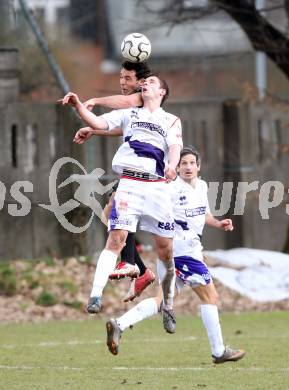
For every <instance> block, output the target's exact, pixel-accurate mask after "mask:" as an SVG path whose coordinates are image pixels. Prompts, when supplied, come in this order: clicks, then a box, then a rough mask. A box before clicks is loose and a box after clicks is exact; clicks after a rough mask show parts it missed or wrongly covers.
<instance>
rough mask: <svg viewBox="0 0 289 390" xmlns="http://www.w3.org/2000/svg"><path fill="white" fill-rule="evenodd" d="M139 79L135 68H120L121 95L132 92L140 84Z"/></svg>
mask: <svg viewBox="0 0 289 390" xmlns="http://www.w3.org/2000/svg"><path fill="white" fill-rule="evenodd" d="M141 82H142V81H140V80H138V79H137V78H136V75H135V70H126V69H124V68H122V70H121V71H120V78H119V83H120V89H121V93H122V94H123V95H130V94H131V93H134V92H135V91H136V90H137V89H138V88H139V86H140V85H141Z"/></svg>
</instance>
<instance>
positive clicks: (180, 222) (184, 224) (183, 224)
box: [175, 219, 190, 230]
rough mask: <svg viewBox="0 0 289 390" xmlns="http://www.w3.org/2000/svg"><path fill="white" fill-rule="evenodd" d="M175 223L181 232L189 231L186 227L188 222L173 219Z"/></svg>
mask: <svg viewBox="0 0 289 390" xmlns="http://www.w3.org/2000/svg"><path fill="white" fill-rule="evenodd" d="M175 223H176V224H177V225H179V226H180V227H181V228H182V229H183V230H190V229H189V227H188V222H186V221H181V220H180V219H175Z"/></svg>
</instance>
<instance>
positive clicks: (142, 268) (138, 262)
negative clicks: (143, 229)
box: [134, 246, 147, 276]
mask: <svg viewBox="0 0 289 390" xmlns="http://www.w3.org/2000/svg"><path fill="white" fill-rule="evenodd" d="M134 260H135V263H136V265H137V266H138V268H139V270H140V274H139V276H142V275H143V274H144V273H145V271H146V269H147V267H146V266H145V265H144V263H143V261H142V259H141V257H140V255H139V254H138V251H137V249H136V246H135V248H134Z"/></svg>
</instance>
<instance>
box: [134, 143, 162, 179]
mask: <svg viewBox="0 0 289 390" xmlns="http://www.w3.org/2000/svg"><path fill="white" fill-rule="evenodd" d="M128 143H129V146H130V147H131V148H132V149H133V150H134V152H135V154H136V155H137V156H139V157H147V158H153V159H154V160H155V161H156V172H155V173H156V174H157V175H159V176H161V177H164V175H165V173H164V170H165V163H164V157H165V153H164V152H163V151H162V150H161V149H159V148H157V147H156V146H153V145H151V144H148V143H147V142H141V141H137V140H134V141H128Z"/></svg>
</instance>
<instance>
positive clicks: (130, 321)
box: [116, 298, 158, 331]
mask: <svg viewBox="0 0 289 390" xmlns="http://www.w3.org/2000/svg"><path fill="white" fill-rule="evenodd" d="M157 313H158V305H157V303H156V300H155V299H154V298H148V299H144V300H143V301H141V302H140V303H138V304H137V305H136V306H134V307H133V308H132V309H130V310H129V311H127V312H126V313H125V314H124V315H122V316H121V317H119V318H117V319H116V322H117V323H118V326H119V327H120V329H121V330H122V331H124V330H125V329H127V328H129V327H130V326H131V325H134V324H136V323H137V322H139V321H142V320H144V319H145V318H148V317H151V316H153V315H155V314H157Z"/></svg>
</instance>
